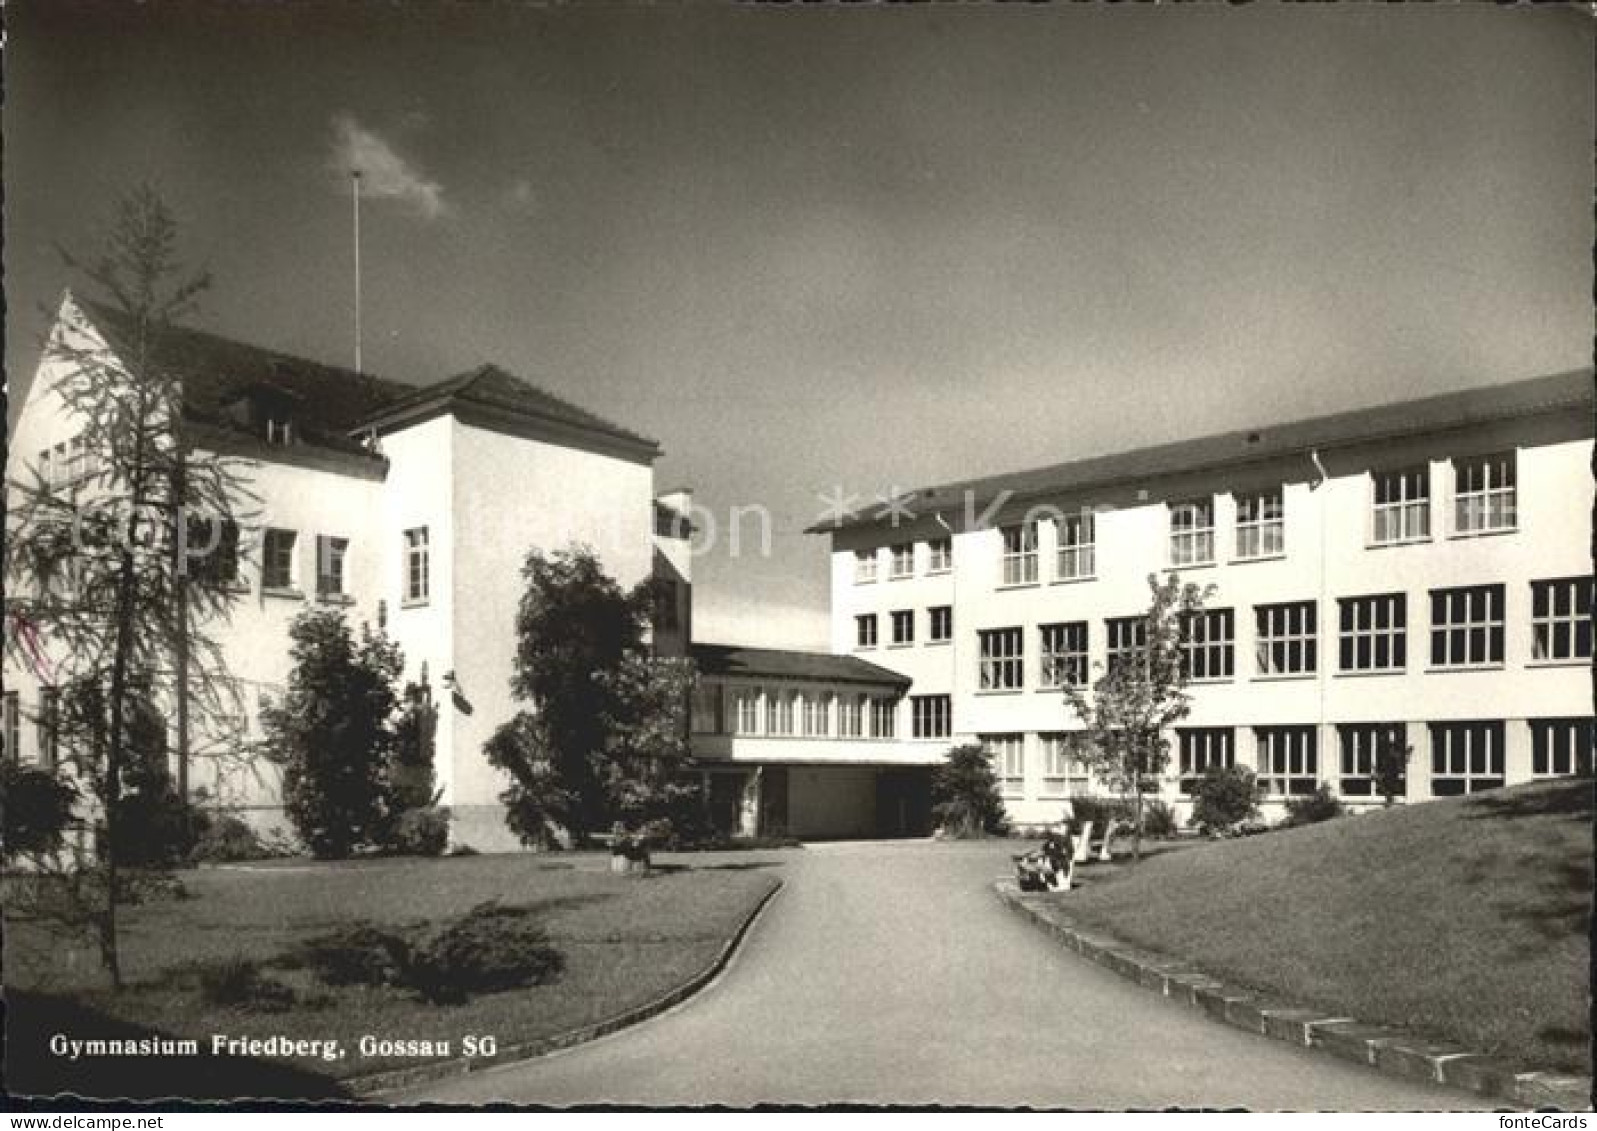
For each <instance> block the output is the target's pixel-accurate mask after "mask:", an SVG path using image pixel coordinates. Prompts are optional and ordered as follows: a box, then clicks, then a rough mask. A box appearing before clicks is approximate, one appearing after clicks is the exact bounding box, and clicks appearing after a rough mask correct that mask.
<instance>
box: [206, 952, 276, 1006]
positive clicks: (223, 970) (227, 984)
mask: <svg viewBox="0 0 1597 1131" xmlns="http://www.w3.org/2000/svg"><path fill="white" fill-rule="evenodd" d="M199 979H200V995H201V996H202V997H203V998H204V999H205V1000H206V1001H208V1002H210V1003H211V1004H212V1005H242V1006H248V1007H249V1008H251V1009H257V1010H260V1011H261V1012H263V1013H281V1012H283V1011H285V1010H288V1009H290V1008H292V1007H293V1005H294V990H293V988H292V987H290V986H285V985H284V984H283V983H282V982H279V981H276V980H274V979H271V978H267V977H265V976H264V975H262V974H261V971H260V966H259V965H258V964H257V963H255V962H254V961H253V960H251V959H248V958H242V957H240V958H228V959H224V960H223V961H221V962H217V963H214V964H212V965H210V966H203V967H201V968H200V974H199Z"/></svg>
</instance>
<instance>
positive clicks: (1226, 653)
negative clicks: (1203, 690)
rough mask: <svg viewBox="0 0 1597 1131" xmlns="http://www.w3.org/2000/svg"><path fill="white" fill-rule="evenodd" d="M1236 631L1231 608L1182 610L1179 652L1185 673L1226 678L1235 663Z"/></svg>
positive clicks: (1188, 675)
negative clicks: (1197, 610) (1187, 611)
mask: <svg viewBox="0 0 1597 1131" xmlns="http://www.w3.org/2000/svg"><path fill="white" fill-rule="evenodd" d="M1236 635H1237V618H1236V612H1235V610H1233V609H1206V610H1204V611H1203V612H1199V613H1183V614H1182V617H1181V649H1182V651H1181V656H1182V660H1183V662H1184V663H1185V664H1186V666H1187V677H1188V678H1189V679H1194V680H1217V679H1230V678H1231V676H1232V674H1233V673H1234V671H1235V667H1236V648H1235V644H1236Z"/></svg>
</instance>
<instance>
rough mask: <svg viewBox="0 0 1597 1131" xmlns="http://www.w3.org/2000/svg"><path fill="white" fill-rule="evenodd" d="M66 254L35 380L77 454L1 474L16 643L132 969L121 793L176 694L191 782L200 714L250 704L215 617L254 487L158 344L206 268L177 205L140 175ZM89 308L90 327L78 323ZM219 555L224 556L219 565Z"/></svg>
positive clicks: (102, 926) (84, 862) (139, 778)
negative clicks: (49, 715)
mask: <svg viewBox="0 0 1597 1131" xmlns="http://www.w3.org/2000/svg"><path fill="white" fill-rule="evenodd" d="M62 254H63V257H64V258H65V260H66V262H67V264H68V266H69V267H70V268H72V269H73V271H74V272H75V273H76V274H78V275H79V276H80V277H81V278H82V279H83V281H84V283H85V284H86V286H85V294H84V298H85V299H87V300H88V301H83V302H80V301H78V300H76V299H74V300H73V301H70V302H66V303H63V305H62V317H60V318H57V319H54V321H53V325H52V328H51V330H50V332H49V335H48V337H47V339H46V341H45V343H44V346H43V355H42V360H41V364H40V369H39V373H40V377H39V379H40V380H41V381H48V382H49V389H50V391H51V394H52V395H53V396H54V397H56V398H58V403H57V405H56V406H55V407H56V408H57V410H58V411H59V412H61V413H62V414H64V418H65V419H69V420H71V421H72V422H73V424H72V426H73V427H74V428H76V429H77V430H78V431H77V434H76V436H75V437H74V438H73V440H72V441H71V444H70V446H69V448H68V449H67V455H68V456H69V459H70V463H69V466H67V467H65V468H63V467H61V466H59V464H60V463H61V455H62V453H61V452H60V451H59V450H58V451H57V452H56V453H54V456H55V458H54V462H55V463H56V464H57V466H54V467H50V466H39V465H34V466H33V467H31V468H30V469H28V470H26V471H24V472H22V473H21V474H19V475H18V476H17V477H16V478H14V479H13V480H12V481H11V482H9V483H8V485H7V486H8V493H9V496H10V500H11V506H10V508H9V513H8V515H7V548H6V561H5V568H6V577H7V582H8V601H7V605H8V608H7V614H8V619H9V620H10V622H11V623H10V625H9V626H8V627H10V628H11V629H12V631H9V632H8V633H7V636H6V649H7V659H8V661H12V662H17V663H20V664H23V665H26V666H27V667H28V668H30V669H31V670H32V672H33V673H34V674H35V675H36V676H37V677H38V678H39V679H40V681H41V682H42V683H46V684H50V685H53V686H54V687H56V688H57V689H58V691H59V694H60V696H61V698H62V700H63V702H62V703H61V709H60V716H59V717H60V722H61V728H62V729H61V734H62V738H63V739H64V743H63V745H64V747H65V750H64V754H65V757H64V758H63V766H64V768H65V770H66V771H67V772H69V773H70V774H72V775H73V776H75V777H77V778H79V779H80V780H83V781H86V782H87V784H88V785H89V787H90V794H91V796H92V798H93V801H94V805H93V810H94V811H93V812H92V814H90V815H89V819H90V820H91V821H92V822H93V823H94V826H95V834H96V835H95V844H94V850H93V852H92V853H90V854H87V855H83V854H78V855H77V857H76V859H75V860H74V861H72V862H71V863H70V864H68V865H65V866H64V870H68V871H71V872H73V873H74V876H73V880H72V887H73V889H74V890H84V891H92V892H93V893H94V896H93V898H94V899H95V900H96V902H98V904H99V906H98V907H97V908H94V909H92V910H91V911H90V912H89V913H87V914H86V915H83V916H82V918H83V919H85V920H86V921H87V922H90V923H92V924H93V926H94V927H95V928H96V929H97V933H98V938H99V944H100V951H101V956H102V958H103V961H104V964H105V967H106V971H107V973H108V974H109V975H110V979H111V982H112V984H113V985H114V986H120V984H121V980H122V979H121V967H120V961H119V957H118V949H117V905H118V900H119V898H121V896H122V894H123V892H124V889H125V887H126V877H120V878H119V876H118V868H119V865H122V864H123V863H124V862H125V861H131V860H135V859H140V860H142V859H143V857H144V855H146V854H143V853H141V849H142V848H144V847H147V846H141V845H139V844H137V843H134V840H135V838H134V836H132V835H131V834H130V833H129V832H128V831H127V830H124V828H123V827H122V825H123V824H124V823H125V822H124V815H125V811H126V809H127V806H126V805H124V800H125V798H126V795H127V794H128V793H129V791H130V790H133V789H141V788H151V787H152V784H153V783H158V782H161V781H163V780H164V779H163V775H164V774H165V773H166V765H165V750H166V736H165V733H164V732H165V726H164V719H165V718H166V717H167V713H168V711H170V712H171V713H172V715H173V717H175V718H176V720H177V724H178V725H177V742H176V745H177V747H178V751H177V753H178V761H179V774H178V777H179V781H180V782H181V783H182V785H183V786H184V790H186V785H187V768H188V767H187V759H188V755H189V753H190V749H189V748H190V734H189V731H190V727H191V725H192V724H193V723H194V722H201V723H208V724H210V726H209V727H208V729H209V732H210V733H212V734H215V733H217V732H218V731H220V730H221V729H223V727H224V725H225V722H226V721H228V720H236V719H237V718H238V717H239V716H240V714H241V712H240V709H239V706H238V693H237V688H236V684H235V683H234V681H233V680H232V679H231V678H230V677H229V675H228V669H227V664H226V660H225V657H224V656H223V653H222V650H221V648H220V646H219V645H218V643H217V642H216V640H215V639H214V638H213V637H212V636H210V635H208V633H207V627H208V626H211V625H214V624H215V623H216V622H218V621H219V620H220V619H222V618H224V617H225V616H226V615H227V613H228V611H229V609H230V607H231V606H232V604H233V603H234V602H235V601H236V600H237V599H238V592H237V590H236V588H235V587H234V585H233V583H232V582H233V577H232V569H233V568H236V561H237V555H238V538H237V536H236V535H237V531H238V530H239V528H240V523H241V521H244V519H245V516H244V515H243V514H242V513H241V511H242V508H244V507H245V506H247V505H249V503H250V502H251V501H252V500H253V495H252V494H251V493H250V491H249V488H248V468H249V466H250V465H249V464H248V463H247V462H246V461H242V460H239V459H234V458H230V457H227V456H224V455H219V454H216V453H214V452H210V451H206V450H203V449H201V448H197V447H196V445H195V443H194V437H193V436H191V435H190V428H189V427H188V425H187V422H186V421H185V414H184V399H183V388H182V383H181V380H180V378H179V376H178V374H176V373H175V372H174V371H173V370H172V369H170V368H169V367H168V366H166V365H164V364H163V363H162V360H161V359H162V356H163V355H162V344H163V340H164V339H165V336H166V334H167V333H168V332H169V331H170V330H171V328H172V327H174V326H175V325H176V324H178V323H179V322H181V321H182V320H184V319H185V318H187V317H189V316H191V315H192V314H193V313H194V310H195V303H196V301H197V299H198V298H199V296H200V295H201V294H202V293H203V292H204V291H205V290H206V288H207V287H208V286H209V285H210V279H209V276H208V275H206V274H204V273H198V274H192V275H191V274H188V273H187V272H186V271H185V270H184V269H183V268H182V266H181V265H180V263H179V261H178V256H177V225H176V223H175V221H174V220H173V217H172V215H171V213H170V212H169V211H168V209H167V208H166V206H165V204H164V203H162V201H161V199H160V198H159V197H158V196H157V195H156V193H155V192H154V191H152V190H151V189H149V188H139V189H136V190H134V191H132V192H130V193H129V194H127V195H126V196H125V197H123V198H122V199H121V200H120V201H119V202H118V203H117V206H116V210H115V214H114V218H113V221H112V224H111V226H110V230H109V233H108V235H107V237H106V239H105V243H104V247H103V249H102V251H101V252H100V253H99V255H98V256H97V257H96V258H94V259H92V260H90V261H82V260H79V259H77V258H75V257H73V256H72V255H70V254H68V253H66V252H63V253H62ZM89 296H92V298H91V297H89ZM83 310H87V311H90V312H92V314H91V316H90V319H89V320H90V322H92V326H89V325H84V324H82V323H76V324H75V320H74V318H73V317H72V314H73V312H74V311H83ZM43 462H44V461H43V460H41V463H43ZM20 463H21V461H20V460H19V461H14V463H13V466H14V467H16V466H18V465H19V464H20ZM222 555H226V556H227V557H228V561H229V563H230V568H218V558H219V557H220V556H222ZM152 719H153V720H154V722H153V723H152ZM166 788H168V789H170V787H169V786H167V787H166ZM173 792H175V793H177V794H178V797H179V800H180V801H183V800H186V798H183V797H182V793H183V792H184V791H183V790H178V791H173ZM85 872H87V873H89V874H90V881H89V882H87V883H86V882H85V880H84V875H83V873H85Z"/></svg>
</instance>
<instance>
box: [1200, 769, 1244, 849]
mask: <svg viewBox="0 0 1597 1131" xmlns="http://www.w3.org/2000/svg"><path fill="white" fill-rule="evenodd" d="M1259 796H1260V790H1259V783H1258V779H1257V778H1256V777H1255V776H1254V773H1253V771H1252V770H1250V769H1248V768H1247V767H1245V766H1210V767H1209V768H1208V769H1207V770H1206V771H1204V774H1203V777H1202V779H1201V780H1200V781H1199V782H1198V788H1197V792H1196V794H1195V795H1194V799H1193V800H1194V803H1193V806H1192V819H1191V820H1190V821H1189V822H1188V823H1189V824H1193V825H1196V826H1197V827H1198V828H1199V829H1200V830H1201V831H1203V832H1205V833H1209V834H1211V835H1216V836H1223V835H1225V834H1227V833H1231V832H1235V831H1236V828H1237V826H1238V825H1240V824H1242V822H1244V821H1246V820H1247V819H1248V818H1249V817H1257V816H1258V814H1259Z"/></svg>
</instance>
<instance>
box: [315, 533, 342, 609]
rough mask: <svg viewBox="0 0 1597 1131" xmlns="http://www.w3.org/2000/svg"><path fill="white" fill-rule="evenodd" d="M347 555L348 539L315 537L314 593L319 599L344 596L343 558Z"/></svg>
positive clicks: (320, 535) (323, 535)
mask: <svg viewBox="0 0 1597 1131" xmlns="http://www.w3.org/2000/svg"><path fill="white" fill-rule="evenodd" d="M348 553H349V539H348V538H332V537H329V536H328V535H326V534H319V535H317V537H316V593H317V595H318V596H320V597H342V596H343V595H344V558H345V556H346V555H347V554H348Z"/></svg>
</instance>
